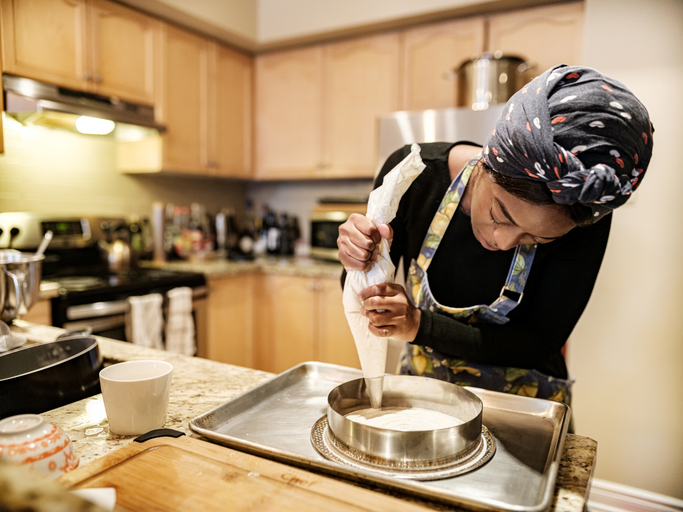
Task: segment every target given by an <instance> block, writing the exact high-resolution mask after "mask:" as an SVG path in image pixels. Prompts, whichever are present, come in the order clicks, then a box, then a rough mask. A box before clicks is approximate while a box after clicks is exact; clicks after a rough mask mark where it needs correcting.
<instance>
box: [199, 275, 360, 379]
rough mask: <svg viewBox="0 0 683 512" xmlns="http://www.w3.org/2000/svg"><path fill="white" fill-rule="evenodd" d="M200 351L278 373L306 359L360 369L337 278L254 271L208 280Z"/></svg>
mask: <svg viewBox="0 0 683 512" xmlns="http://www.w3.org/2000/svg"><path fill="white" fill-rule="evenodd" d="M209 290H210V294H209V299H208V305H207V324H208V327H207V343H206V350H205V351H202V353H200V354H199V355H202V356H204V357H207V358H209V359H213V360H216V361H221V362H225V363H230V364H236V365H240V366H246V367H249V368H255V369H258V370H264V371H268V372H273V373H280V372H282V371H284V370H287V369H289V368H291V367H293V366H295V365H297V364H299V363H302V362H305V361H322V362H328V363H334V364H339V365H343V366H351V367H355V368H360V363H359V361H358V355H357V353H356V346H355V344H354V341H353V336H352V335H351V331H350V329H349V326H348V323H347V321H346V316H345V315H344V308H343V305H342V290H341V286H340V282H339V279H338V278H311V277H303V276H290V275H279V274H253V275H246V276H239V277H227V278H222V279H215V280H209Z"/></svg>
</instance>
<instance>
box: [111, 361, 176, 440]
mask: <svg viewBox="0 0 683 512" xmlns="http://www.w3.org/2000/svg"><path fill="white" fill-rule="evenodd" d="M172 372H173V366H172V365H171V364H169V363H166V362H164V361H128V362H125V363H118V364H113V365H111V366H109V367H107V368H104V369H103V370H102V371H101V372H100V385H101V387H102V398H103V400H104V408H105V409H106V411H107V421H109V431H110V432H112V433H114V434H119V435H123V436H132V435H140V434H144V433H145V432H148V431H150V430H154V429H157V428H161V427H163V426H164V423H166V411H167V410H168V397H169V394H170V391H171V374H172Z"/></svg>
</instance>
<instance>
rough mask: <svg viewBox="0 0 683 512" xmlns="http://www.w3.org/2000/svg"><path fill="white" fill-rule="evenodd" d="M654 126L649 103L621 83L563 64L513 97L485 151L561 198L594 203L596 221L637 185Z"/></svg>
mask: <svg viewBox="0 0 683 512" xmlns="http://www.w3.org/2000/svg"><path fill="white" fill-rule="evenodd" d="M653 131H654V129H653V128H652V125H651V123H650V119H649V116H648V113H647V110H646V109H645V107H644V106H643V105H642V104H641V103H640V101H638V99H637V98H636V97H635V96H634V95H633V93H632V92H631V91H629V90H628V89H627V88H626V87H625V86H624V85H622V84H621V83H619V82H617V81H616V80H613V79H611V78H608V77H606V76H605V75H603V74H601V73H600V72H598V71H596V70H595V69H591V68H586V67H577V66H566V65H564V64H562V65H559V66H556V67H553V68H551V69H549V70H547V71H546V72H544V73H543V74H541V75H539V76H537V77H536V78H534V79H533V80H532V81H531V82H529V83H528V84H527V85H525V86H524V87H523V88H522V89H521V90H520V91H518V92H517V93H515V94H514V95H513V96H512V98H510V100H509V101H508V102H507V104H506V106H505V108H504V110H503V113H502V115H501V117H500V118H499V119H498V121H497V122H496V126H495V129H494V130H493V133H492V134H491V135H490V136H489V138H488V140H487V141H486V144H485V146H484V158H485V159H486V162H487V163H488V165H489V166H490V167H491V168H492V169H493V170H494V171H495V172H498V173H500V174H504V175H506V176H509V177H512V178H525V179H530V180H540V181H543V182H545V184H546V185H547V186H548V189H549V190H550V192H551V193H552V197H553V199H554V200H555V202H556V203H559V204H574V203H581V204H585V205H588V206H590V208H591V210H592V212H593V222H596V221H597V220H599V219H600V218H602V217H603V216H604V215H606V214H607V213H609V212H611V211H612V210H614V209H615V208H617V207H619V206H621V205H622V204H624V203H625V202H626V200H627V199H628V198H629V197H630V196H631V193H632V192H633V191H634V190H635V189H636V188H637V187H638V185H640V182H641V181H642V179H643V175H644V174H645V171H646V169H647V166H648V164H649V163H650V158H651V157H652V132H653Z"/></svg>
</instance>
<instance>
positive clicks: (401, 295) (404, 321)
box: [358, 283, 421, 341]
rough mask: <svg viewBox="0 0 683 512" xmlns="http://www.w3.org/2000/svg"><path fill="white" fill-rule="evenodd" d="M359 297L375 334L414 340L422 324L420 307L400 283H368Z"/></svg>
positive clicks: (371, 330)
mask: <svg viewBox="0 0 683 512" xmlns="http://www.w3.org/2000/svg"><path fill="white" fill-rule="evenodd" d="M358 298H359V299H360V301H361V304H362V306H363V308H362V309H361V311H360V312H361V314H363V315H364V316H366V317H368V320H370V323H369V325H368V328H369V329H370V332H371V333H372V334H374V335H375V336H379V337H388V336H391V337H392V338H396V339H398V340H401V341H413V340H414V339H415V336H417V331H418V329H419V327H420V318H421V311H420V310H419V309H418V308H416V307H415V306H413V304H412V302H410V299H409V298H408V296H407V295H406V291H405V289H404V288H403V286H401V285H400V284H395V283H382V284H375V285H373V286H369V287H368V288H366V289H365V290H363V291H362V292H360V294H359V295H358Z"/></svg>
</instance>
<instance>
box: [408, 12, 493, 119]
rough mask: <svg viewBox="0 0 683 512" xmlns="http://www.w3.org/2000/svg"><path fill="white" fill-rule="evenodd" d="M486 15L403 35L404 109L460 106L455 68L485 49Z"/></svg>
mask: <svg viewBox="0 0 683 512" xmlns="http://www.w3.org/2000/svg"><path fill="white" fill-rule="evenodd" d="M484 26H485V23H484V18H483V17H474V18H466V19H464V20H456V21H448V22H445V23H434V24H431V25H427V26H422V27H418V28H413V29H408V30H405V31H404V32H403V33H402V34H401V39H402V45H401V46H402V58H403V66H402V68H403V72H402V80H401V82H402V84H403V87H404V90H403V101H402V106H401V108H402V109H403V110H422V109H432V108H450V107H455V106H456V105H457V94H456V82H455V71H457V68H458V67H459V66H460V64H462V63H463V62H465V61H466V60H467V59H470V58H471V57H472V55H475V54H480V53H481V52H483V51H484Z"/></svg>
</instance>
